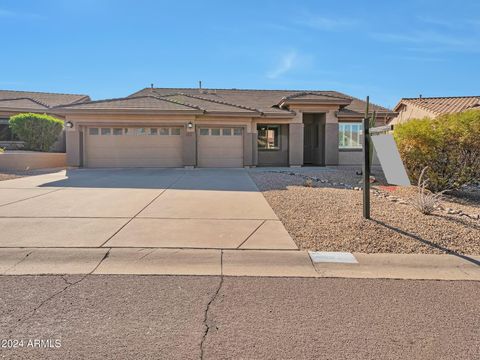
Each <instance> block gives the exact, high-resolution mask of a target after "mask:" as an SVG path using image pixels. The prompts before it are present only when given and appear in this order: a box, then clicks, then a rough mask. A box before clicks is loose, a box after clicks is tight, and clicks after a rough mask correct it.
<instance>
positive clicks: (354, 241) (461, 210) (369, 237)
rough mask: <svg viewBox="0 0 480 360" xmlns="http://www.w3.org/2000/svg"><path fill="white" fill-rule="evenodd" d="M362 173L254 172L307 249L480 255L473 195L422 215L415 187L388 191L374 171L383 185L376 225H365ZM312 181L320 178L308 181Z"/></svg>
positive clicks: (375, 204)
mask: <svg viewBox="0 0 480 360" xmlns="http://www.w3.org/2000/svg"><path fill="white" fill-rule="evenodd" d="M358 170H359V167H355V168H354V167H339V168H302V169H290V170H289V169H283V170H281V169H271V170H264V169H261V170H260V169H255V170H252V171H251V172H250V176H251V177H252V179H253V180H254V181H255V183H256V184H257V186H258V188H259V189H260V190H261V191H262V192H263V195H264V196H265V198H266V199H267V201H268V202H269V203H270V205H271V206H272V208H273V209H274V211H275V212H276V214H277V215H278V217H279V218H280V220H281V221H282V222H283V224H284V225H285V227H286V229H287V230H288V232H289V233H290V235H291V236H292V237H293V239H294V240H295V242H296V243H297V244H298V246H299V247H300V248H301V249H308V250H323V251H350V252H362V253H424V254H440V253H445V252H449V251H450V252H458V253H461V254H469V255H479V254H480V220H477V219H476V216H478V215H480V204H479V202H478V197H476V196H477V195H476V194H475V191H471V193H470V192H469V195H468V196H463V195H464V194H463V193H462V192H457V193H455V194H453V195H449V196H447V197H446V199H445V200H444V201H442V207H443V209H444V210H438V211H436V212H435V213H434V214H432V215H423V214H421V213H420V212H419V211H417V210H416V209H414V208H413V206H412V205H411V204H410V202H409V201H410V200H411V199H413V197H414V196H415V191H416V188H415V187H389V186H383V185H385V180H384V178H383V175H382V174H381V171H380V170H374V174H375V178H376V180H377V181H379V183H378V182H377V183H375V184H373V188H374V189H375V190H373V191H372V194H374V193H375V194H376V195H372V197H371V199H372V206H371V215H372V216H371V217H372V220H364V219H363V218H362V192H361V191H358V189H359V187H361V183H359V182H360V180H361V176H358V175H356V174H355V172H356V171H358ZM306 176H308V177H310V178H311V177H313V179H314V180H313V181H311V180H310V181H308V182H307V178H306ZM306 182H307V183H306ZM305 185H307V186H305ZM354 188H356V189H357V190H354ZM477 190H478V188H477ZM472 194H473V195H472ZM447 209H448V210H451V209H455V213H449V212H447ZM465 214H469V215H471V216H472V217H468V216H465ZM473 217H475V218H473Z"/></svg>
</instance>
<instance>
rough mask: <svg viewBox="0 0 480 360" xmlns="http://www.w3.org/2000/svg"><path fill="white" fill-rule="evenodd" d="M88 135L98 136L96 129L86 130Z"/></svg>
mask: <svg viewBox="0 0 480 360" xmlns="http://www.w3.org/2000/svg"><path fill="white" fill-rule="evenodd" d="M88 135H98V128H88Z"/></svg>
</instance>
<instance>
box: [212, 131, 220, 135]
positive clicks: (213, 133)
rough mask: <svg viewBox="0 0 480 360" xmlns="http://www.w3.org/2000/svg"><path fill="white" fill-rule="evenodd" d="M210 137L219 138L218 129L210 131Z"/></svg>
mask: <svg viewBox="0 0 480 360" xmlns="http://www.w3.org/2000/svg"><path fill="white" fill-rule="evenodd" d="M211 135H212V136H220V129H211Z"/></svg>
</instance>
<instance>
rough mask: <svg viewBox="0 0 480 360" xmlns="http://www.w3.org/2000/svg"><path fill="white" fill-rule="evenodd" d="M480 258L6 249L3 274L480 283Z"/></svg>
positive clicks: (0, 258) (0, 256)
mask: <svg viewBox="0 0 480 360" xmlns="http://www.w3.org/2000/svg"><path fill="white" fill-rule="evenodd" d="M479 260H480V257H478V256H477V257H464V258H462V257H459V256H455V255H422V254H350V253H311V254H309V253H308V252H305V251H291V250H216V249H203V250H202V249H180V248H178V249H170V248H169V249H163V248H48V249H45V248H8V249H6V248H4V249H0V274H1V275H39V274H138V275H217V276H218V275H224V276H267V277H313V278H315V277H339V278H370V279H376V278H386V279H429V280H475V281H479V280H480V265H479V264H480V262H479Z"/></svg>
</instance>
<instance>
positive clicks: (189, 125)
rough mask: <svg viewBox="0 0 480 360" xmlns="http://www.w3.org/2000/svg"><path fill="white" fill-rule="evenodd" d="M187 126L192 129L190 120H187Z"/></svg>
mask: <svg viewBox="0 0 480 360" xmlns="http://www.w3.org/2000/svg"><path fill="white" fill-rule="evenodd" d="M187 127H188V128H189V129H193V124H192V122H191V121H189V122H188V124H187Z"/></svg>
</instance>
